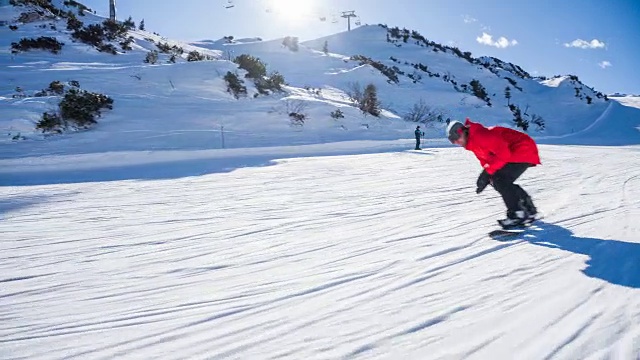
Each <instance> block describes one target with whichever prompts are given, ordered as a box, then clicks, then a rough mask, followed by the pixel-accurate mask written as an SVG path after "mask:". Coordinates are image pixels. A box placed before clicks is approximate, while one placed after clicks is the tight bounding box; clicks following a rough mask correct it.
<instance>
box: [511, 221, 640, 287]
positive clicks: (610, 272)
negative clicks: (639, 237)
mask: <svg viewBox="0 0 640 360" xmlns="http://www.w3.org/2000/svg"><path fill="white" fill-rule="evenodd" d="M517 238H518V239H523V240H525V241H527V242H529V243H531V244H534V245H538V246H544V247H549V248H555V249H560V250H564V251H569V252H572V253H574V254H580V255H587V256H589V259H588V260H587V261H586V265H587V267H586V268H584V269H583V270H581V271H582V273H583V274H585V275H586V276H588V277H591V278H596V279H601V280H604V281H606V282H608V283H611V284H616V285H621V286H626V287H631V288H640V243H631V242H625V241H619V240H605V239H597V238H590V237H579V236H576V235H574V234H573V233H572V232H571V230H569V229H566V228H564V227H562V226H558V225H553V224H550V223H546V222H543V221H539V222H536V225H535V226H532V228H531V229H528V230H526V231H525V232H524V233H523V234H522V235H518V236H517Z"/></svg>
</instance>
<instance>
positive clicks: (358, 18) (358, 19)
mask: <svg viewBox="0 0 640 360" xmlns="http://www.w3.org/2000/svg"><path fill="white" fill-rule="evenodd" d="M355 24H356V26H360V16H358V17H357V18H356V22H355Z"/></svg>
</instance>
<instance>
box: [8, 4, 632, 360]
mask: <svg viewBox="0 0 640 360" xmlns="http://www.w3.org/2000/svg"><path fill="white" fill-rule="evenodd" d="M55 2H56V4H58V5H60V4H61V3H62V1H57V0H56V1H55ZM21 11H23V9H17V8H13V7H0V21H8V22H9V23H11V24H16V22H15V19H16V17H17V16H19V14H20V12H21ZM102 20H103V18H101V17H100V16H97V15H92V14H87V15H86V17H85V18H83V21H86V22H87V23H90V22H94V23H98V22H101V21H102ZM52 23H53V24H56V27H57V29H64V28H65V23H64V21H61V20H51V19H46V20H41V21H40V20H39V21H35V22H32V23H26V24H18V29H17V30H15V31H12V30H9V29H8V28H7V27H1V26H0V52H2V53H1V54H0V67H1V68H2V71H0V80H1V82H0V84H2V85H0V130H1V131H2V133H0V134H1V135H2V136H0V233H1V234H2V236H1V237H0V254H2V255H1V256H0V259H1V260H2V261H0V274H1V275H0V359H68V358H82V359H107V358H108V359H114V358H117V359H153V358H163V359H165V358H166V359H173V358H175V359H185V358H189V359H275V358H283V359H336V358H353V359H365V358H367V359H389V358H393V359H406V358H411V359H463V358H464V359H546V358H549V359H590V360H591V359H593V360H595V359H638V358H640V300H639V299H640V227H639V225H638V221H637V219H640V210H639V209H640V200H639V199H640V168H639V167H638V163H640V128H639V127H640V115H639V114H640V109H639V108H640V102H639V101H637V98H634V97H630V96H627V97H618V96H612V97H611V98H612V101H604V100H603V99H597V98H595V99H594V103H593V104H591V105H588V104H586V102H585V101H584V99H579V98H578V97H576V96H575V94H576V90H575V88H576V87H583V85H581V83H579V82H578V81H576V80H575V79H572V78H571V77H570V76H566V77H557V78H551V79H546V80H545V79H542V78H527V79H521V78H517V79H516V73H521V72H522V71H523V70H522V69H520V68H519V67H517V66H516V65H514V64H506V63H503V62H501V61H499V60H497V59H493V58H487V57H482V58H479V59H480V61H482V62H483V64H485V65H487V66H488V68H487V67H485V66H479V65H477V64H471V63H469V62H468V61H466V60H463V59H461V58H460V57H458V56H456V55H454V54H453V53H451V52H442V51H440V52H434V51H433V49H431V48H429V47H424V46H420V45H418V44H413V43H408V44H406V45H405V44H404V43H395V45H394V44H392V43H388V42H387V41H386V40H385V37H386V35H385V33H386V31H387V30H385V29H383V28H381V27H378V26H373V27H361V28H358V29H357V30H354V31H352V32H350V33H341V34H336V35H333V36H330V37H327V38H323V39H318V40H316V41H310V42H306V43H304V44H301V46H300V49H299V51H298V52H292V51H290V50H289V49H287V48H285V47H283V46H282V39H276V40H267V41H263V40H261V39H251V38H248V39H234V41H233V42H231V43H228V42H227V41H221V40H203V41H200V42H196V43H193V44H182V43H179V42H174V41H172V40H170V39H165V38H162V37H161V36H160V35H155V34H153V33H151V32H146V31H138V30H135V31H131V32H130V34H131V36H134V38H135V39H136V42H135V44H133V49H132V50H131V51H127V52H125V53H122V54H119V55H107V54H104V53H99V52H98V51H96V50H95V49H93V48H91V47H89V46H86V45H83V44H80V43H74V42H72V41H71V39H70V37H69V35H68V33H67V32H65V31H64V30H53V29H51V27H50V25H51V24H52ZM41 25H45V28H41V27H40V26H41ZM40 35H50V36H56V37H58V38H59V39H60V41H63V42H65V46H64V48H63V50H62V51H61V52H60V54H57V55H54V54H51V53H46V52H42V51H32V52H27V53H20V54H15V55H11V54H10V52H9V50H7V49H9V46H10V43H11V42H13V41H17V40H18V39H20V38H21V37H35V36H40ZM159 41H162V42H165V41H166V42H168V43H169V44H170V45H178V46H181V47H184V48H185V49H186V50H187V51H191V50H197V51H199V52H201V53H203V54H208V55H210V56H211V57H213V58H214V60H211V61H201V62H187V61H186V60H185V58H184V57H186V54H185V55H184V57H183V58H179V59H178V61H177V63H175V64H170V63H167V61H166V60H167V56H166V55H164V54H162V55H161V61H160V62H159V63H158V64H156V65H150V64H145V63H143V59H144V58H145V56H146V54H147V53H148V51H150V50H153V49H155V48H156V45H155V43H157V42H159ZM324 41H327V42H328V44H329V50H330V51H329V52H330V53H329V54H328V55H325V54H324V53H323V52H322V51H321V49H322V45H323V43H324ZM397 45H400V46H399V47H398V46H397ZM241 53H250V54H253V55H255V56H258V57H260V58H262V59H264V60H265V61H266V62H267V66H268V70H269V71H274V70H277V71H280V72H281V73H283V74H284V75H285V78H286V80H287V81H288V82H289V86H288V87H286V89H285V90H286V92H285V93H281V94H273V95H269V96H259V97H257V98H253V94H255V93H256V89H255V88H254V87H253V86H251V85H249V84H247V85H248V88H249V89H248V91H249V96H248V97H247V98H241V99H239V100H236V99H235V98H234V97H233V96H232V95H231V94H229V93H227V91H226V86H225V84H224V80H223V79H222V76H223V75H224V74H225V73H226V72H227V71H238V69H237V67H236V65H235V64H233V63H232V62H230V61H228V60H225V59H227V58H228V56H229V55H230V54H233V55H235V56H237V55H239V54H241ZM5 54H6V55H9V56H2V55H5ZM355 54H363V55H365V56H369V57H371V58H372V59H374V60H376V61H381V62H385V64H387V65H388V66H392V65H393V64H397V66H398V67H399V68H401V69H404V70H408V68H410V67H411V66H408V65H405V64H404V61H407V62H409V63H411V62H416V61H420V62H422V63H425V64H427V65H428V66H429V69H431V70H432V71H434V72H436V71H437V72H439V73H444V72H447V71H448V72H450V75H451V77H452V78H453V77H455V79H456V80H457V81H458V83H459V84H461V83H463V82H468V81H470V80H471V79H473V78H477V79H480V80H481V82H482V84H484V85H485V86H486V87H487V89H492V91H495V92H496V96H495V97H493V96H492V103H493V104H494V106H492V107H489V106H487V105H486V103H484V102H483V101H481V100H479V99H477V98H475V97H473V96H470V95H469V94H463V93H460V92H458V91H455V90H454V89H453V87H452V84H451V82H446V81H443V80H442V78H437V77H434V78H429V77H428V76H425V77H423V80H422V82H420V83H416V84H414V83H413V82H411V81H410V79H408V78H407V77H406V76H405V77H402V76H401V77H400V81H399V84H389V83H388V82H387V78H386V77H385V76H383V75H382V74H381V73H380V72H379V71H378V70H376V69H374V68H373V67H371V66H369V65H362V66H361V65H360V64H359V63H358V62H357V61H354V60H350V59H349V58H350V56H352V55H355ZM391 56H394V57H395V58H397V59H398V60H397V61H400V62H401V63H397V62H395V61H393V60H391V59H390V57H391ZM238 73H239V74H243V73H242V71H238ZM505 76H509V77H513V79H515V80H517V84H518V86H520V87H522V89H523V91H522V92H520V91H519V90H514V91H513V94H514V95H513V99H512V102H516V103H517V104H520V105H521V106H522V109H523V110H524V109H525V107H526V105H527V104H529V105H530V110H531V112H534V111H535V113H539V114H542V115H543V116H544V117H545V119H546V120H547V124H548V128H547V130H545V131H535V129H534V130H532V131H531V134H532V135H534V137H536V139H537V140H538V141H539V143H541V145H540V155H541V159H542V163H543V164H542V166H539V167H536V168H533V169H530V170H528V171H527V172H526V173H525V174H524V175H523V177H522V178H521V181H519V182H520V183H521V184H522V185H523V186H524V187H525V189H527V190H528V191H529V192H530V193H531V195H532V196H533V198H534V200H535V201H536V205H537V206H538V207H539V209H540V210H541V211H542V212H543V213H544V214H545V219H544V220H543V221H541V222H540V223H539V224H538V226H536V227H534V228H533V229H531V231H530V232H529V233H527V234H526V235H524V236H523V237H520V238H516V239H514V240H511V241H506V242H500V241H496V240H493V239H490V238H489V237H488V236H487V232H488V231H490V230H491V229H493V228H495V224H496V223H495V219H496V218H498V217H502V216H503V212H504V208H503V205H502V203H501V200H500V199H499V198H498V197H497V194H496V193H495V192H494V191H493V190H492V189H491V188H489V189H488V190H487V191H485V192H484V193H482V194H480V195H476V194H475V192H474V190H475V181H476V176H477V174H478V173H479V172H480V167H479V165H478V163H477V160H476V159H475V158H474V157H473V155H472V154H470V153H468V152H465V151H464V150H462V149H459V148H452V147H451V145H450V144H448V142H447V141H446V140H445V139H443V136H442V129H441V127H442V124H439V125H436V126H434V127H431V128H427V136H428V137H430V138H432V139H429V140H427V141H426V143H424V144H423V146H422V147H423V149H425V150H424V151H411V150H408V149H411V148H412V147H413V139H411V137H412V136H413V129H414V127H415V124H414V123H408V122H405V121H403V120H401V119H400V117H401V116H402V114H403V112H404V111H405V109H406V107H407V106H410V105H411V104H413V103H414V102H415V101H417V100H419V99H421V98H424V99H426V100H428V101H429V103H430V104H432V105H433V106H434V107H437V108H439V109H441V110H443V111H446V114H447V116H451V117H454V118H460V119H462V118H463V117H464V116H470V117H471V118H472V119H474V120H479V121H482V122H484V123H486V124H496V123H499V124H505V123H506V124H508V123H509V121H510V119H511V116H510V114H511V113H510V112H509V110H508V109H507V108H506V107H505V106H504V105H505V104H504V103H503V102H504V99H502V100H498V99H499V98H500V96H501V92H502V90H501V89H504V87H505V86H507V84H510V82H509V81H508V80H506V79H504V77H505ZM54 80H60V81H64V82H67V81H71V80H77V81H79V82H80V84H81V86H82V88H83V89H87V90H90V91H97V92H101V93H105V94H108V95H109V96H112V97H113V99H114V109H113V110H109V111H105V112H104V114H103V116H102V117H101V118H100V119H98V121H99V123H98V125H97V126H96V127H95V128H92V129H90V130H88V131H82V132H71V133H66V134H62V135H54V136H43V135H42V134H39V133H37V132H36V131H34V124H35V122H36V121H37V120H38V119H39V118H40V116H41V114H42V112H44V111H51V110H52V109H55V107H56V104H57V101H58V100H59V99H58V98H57V97H55V96H45V97H34V96H26V97H15V98H14V97H13V95H16V92H17V91H16V87H21V88H22V89H23V90H24V92H25V93H28V94H33V93H34V92H36V91H38V90H40V89H43V88H45V87H46V86H47V85H48V84H49V83H50V82H51V81H54ZM354 81H358V82H360V83H361V84H365V83H368V82H372V83H375V84H376V85H377V86H378V88H379V93H380V99H381V100H382V102H383V106H384V108H385V111H384V112H383V116H381V117H380V118H373V117H371V116H367V117H365V116H363V115H362V114H361V113H360V111H359V110H357V109H355V108H353V106H352V104H351V103H350V102H349V100H348V99H347V98H346V96H345V90H347V89H348V87H349V84H350V83H351V82H354ZM317 89H321V90H320V91H318V90H317ZM492 91H490V92H491V93H493V92H492ZM580 91H582V93H583V94H592V95H593V93H592V90H590V89H588V88H586V87H583V89H582V90H580ZM296 101H300V102H296ZM287 104H289V106H294V105H296V104H298V105H299V104H305V106H306V110H305V111H306V112H307V113H308V115H309V117H308V119H307V120H306V121H305V123H304V125H303V126H292V125H291V123H290V120H289V118H288V116H287V110H288V108H287ZM499 104H500V106H498V105H499ZM336 108H340V109H342V110H343V112H344V114H345V118H344V119H338V120H334V119H332V118H330V117H329V116H328V113H329V112H330V111H333V110H335V109H336ZM5 134H6V136H5ZM16 136H17V139H16V140H13V138H14V137H16ZM21 137H24V138H25V139H24V140H22V139H21ZM223 147H224V149H223Z"/></svg>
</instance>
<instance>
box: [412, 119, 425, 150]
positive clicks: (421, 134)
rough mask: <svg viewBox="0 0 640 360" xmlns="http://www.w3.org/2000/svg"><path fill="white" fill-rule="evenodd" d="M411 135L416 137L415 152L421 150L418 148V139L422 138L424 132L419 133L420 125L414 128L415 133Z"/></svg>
mask: <svg viewBox="0 0 640 360" xmlns="http://www.w3.org/2000/svg"><path fill="white" fill-rule="evenodd" d="M413 133H414V134H415V135H416V150H422V149H421V148H420V138H421V137H423V136H424V132H422V131H420V125H418V126H416V131H414V132H413Z"/></svg>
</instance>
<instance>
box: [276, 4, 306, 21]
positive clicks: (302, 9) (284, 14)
mask: <svg viewBox="0 0 640 360" xmlns="http://www.w3.org/2000/svg"><path fill="white" fill-rule="evenodd" d="M271 7H272V11H273V12H274V13H275V14H277V15H278V16H279V17H280V18H281V19H282V20H283V21H287V22H291V23H295V22H301V21H303V19H304V18H305V17H307V16H309V15H310V14H311V12H312V2H311V1H309V0H272V1H271Z"/></svg>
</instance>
